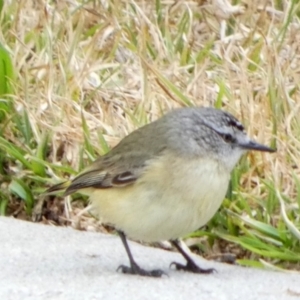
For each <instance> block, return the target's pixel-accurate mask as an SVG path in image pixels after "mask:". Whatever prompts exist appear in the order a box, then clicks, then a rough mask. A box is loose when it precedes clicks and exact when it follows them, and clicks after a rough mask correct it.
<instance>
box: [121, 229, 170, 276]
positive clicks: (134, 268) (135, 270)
mask: <svg viewBox="0 0 300 300" xmlns="http://www.w3.org/2000/svg"><path fill="white" fill-rule="evenodd" d="M117 232H118V234H119V236H120V238H121V240H122V243H123V245H124V247H125V250H126V252H127V255H128V258H129V262H130V267H128V266H124V265H120V266H119V267H118V270H121V271H122V273H125V274H133V275H141V276H150V277H161V276H162V275H164V274H165V272H164V271H162V270H159V269H157V270H152V271H147V270H144V269H142V268H141V267H140V266H139V265H138V264H137V263H136V262H135V260H134V259H133V256H132V254H131V251H130V249H129V246H128V243H127V239H126V236H125V234H124V232H122V231H119V230H117Z"/></svg>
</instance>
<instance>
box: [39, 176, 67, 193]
mask: <svg viewBox="0 0 300 300" xmlns="http://www.w3.org/2000/svg"><path fill="white" fill-rule="evenodd" d="M70 183H71V181H69V180H68V181H64V182H61V183H58V184H55V185H53V186H51V187H50V188H48V189H47V190H46V191H45V192H44V193H43V195H44V196H47V195H51V194H54V193H56V192H60V191H61V192H64V191H65V190H66V189H67V188H68V186H69V185H70Z"/></svg>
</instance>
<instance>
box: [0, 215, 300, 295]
mask: <svg viewBox="0 0 300 300" xmlns="http://www.w3.org/2000/svg"><path fill="white" fill-rule="evenodd" d="M0 245H1V248H0V249H1V252H0V299H3V300H9V299H13V300H18V299H20V300H21V299H22V300H25V299H72V300H77V299H78V300H79V299H80V300H82V299H108V300H110V299H122V300H126V299H151V300H152V299H172V300H173V299H174V300H176V299H189V300H191V299H201V300H205V299H209V300H214V299H217V300H222V299H230V300H233V299H243V300H247V299H255V300H256V299H297V298H299V299H300V274H299V273H294V274H292V273H282V272H273V271H263V270H257V269H251V268H243V267H238V266H230V265H226V264H220V263H215V262H211V261H205V260H203V259H201V258H198V257H195V260H197V262H198V263H199V265H201V266H203V267H206V268H210V267H214V268H215V269H217V271H218V272H217V273H215V274H210V275H198V274H190V273H185V272H178V271H175V270H173V269H169V264H170V263H171V262H172V261H174V260H176V261H182V257H181V256H180V255H179V254H178V253H173V252H169V251H164V250H160V249H154V248H150V247H143V246H141V245H138V244H136V243H134V242H130V246H131V248H132V250H133V252H134V256H135V258H136V260H137V261H138V262H139V264H140V265H141V266H143V267H145V268H149V269H151V268H161V269H162V270H164V271H165V272H166V273H168V275H169V276H164V277H163V278H159V279H157V278H145V277H139V276H132V275H124V274H121V273H118V272H116V269H117V267H118V265H120V264H127V263H128V260H127V256H126V254H125V250H124V248H123V246H122V244H121V241H120V240H119V238H118V237H116V236H112V235H103V234H100V233H92V232H82V231H76V230H73V229H71V228H62V227H52V226H46V225H40V224H33V223H30V222H24V221H19V220H15V219H12V218H4V217H0Z"/></svg>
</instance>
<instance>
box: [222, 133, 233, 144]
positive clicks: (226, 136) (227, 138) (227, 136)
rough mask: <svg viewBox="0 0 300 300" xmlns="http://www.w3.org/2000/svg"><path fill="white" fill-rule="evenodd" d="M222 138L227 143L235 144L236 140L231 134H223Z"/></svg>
mask: <svg viewBox="0 0 300 300" xmlns="http://www.w3.org/2000/svg"><path fill="white" fill-rule="evenodd" d="M222 138H223V140H224V141H225V142H226V143H233V142H234V141H235V138H234V137H233V136H232V135H231V134H230V133H226V134H222Z"/></svg>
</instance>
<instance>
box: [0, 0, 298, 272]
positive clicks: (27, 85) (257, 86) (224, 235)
mask: <svg viewBox="0 0 300 300" xmlns="http://www.w3.org/2000/svg"><path fill="white" fill-rule="evenodd" d="M223 1H224V3H223V5H222V6H218V3H219V2H220V3H221V1H219V2H217V1H212V3H216V4H209V3H210V2H205V3H202V2H203V1H174V3H173V4H170V2H164V1H160V0H156V1H138V0H136V1H133V0H132V1H125V0H123V1H121V0H119V1H118V0H106V1H96V0H94V1H77V2H76V1H64V0H62V1H47V2H44V1H23V0H22V1H5V3H3V2H4V1H0V9H1V20H0V24H1V35H0V43H1V46H0V121H1V127H0V180H1V190H0V213H1V215H8V216H9V215H13V216H15V217H18V218H25V219H31V218H34V219H35V220H38V219H41V220H42V221H44V222H53V223H56V224H62V225H65V224H67V225H72V226H74V227H77V228H78V227H80V228H83V229H87V230H99V229H103V227H102V226H101V225H99V222H98V221H97V220H95V219H94V218H92V217H91V216H90V215H89V214H88V213H87V212H86V209H83V208H84V207H86V206H87V200H86V199H85V198H83V197H82V196H80V195H75V196H74V197H73V198H72V200H73V201H72V205H71V199H70V198H67V199H66V201H64V199H62V198H59V197H50V198H48V199H46V202H45V203H44V202H43V200H44V199H43V198H42V197H41V196H40V194H41V193H42V192H43V191H44V190H45V188H46V187H47V186H49V185H51V184H53V183H56V182H59V181H61V180H63V179H66V178H69V177H71V176H73V175H74V174H76V173H77V172H78V171H79V170H81V169H82V168H83V167H84V166H85V165H86V164H87V163H88V162H89V161H91V160H93V159H94V158H95V157H96V156H97V155H101V154H103V153H105V152H107V151H108V150H109V149H110V147H112V146H114V145H115V144H116V143H117V142H118V141H119V140H120V139H121V138H122V137H124V136H125V135H126V134H128V133H129V132H131V131H133V130H134V129H136V128H138V127H140V126H142V125H144V124H146V123H148V122H151V121H153V120H155V119H156V118H158V117H159V116H161V115H162V114H163V113H164V112H166V111H169V110H170V109H172V108H174V107H179V106H191V105H198V106H199V105H202V106H215V107H218V108H224V109H226V110H228V111H230V112H231V113H233V114H234V115H235V116H237V117H238V118H239V119H240V120H242V122H243V123H244V124H245V125H246V127H247V129H248V133H249V135H251V136H252V137H254V138H255V139H256V140H258V141H259V142H261V143H264V144H267V145H271V146H273V147H277V149H278V152H277V153H276V154H273V155H270V154H262V153H249V154H248V155H247V156H245V157H244V158H243V159H242V160H241V162H240V164H239V166H238V167H237V168H236V169H235V171H234V172H233V174H232V181H231V185H230V188H229V191H228V195H227V198H226V199H225V201H224V203H223V206H222V208H221V209H220V211H219V212H218V213H217V214H216V216H215V217H214V218H213V220H212V221H211V222H210V223H209V224H208V225H207V226H206V227H205V228H202V229H201V230H199V231H197V232H194V233H192V234H191V235H190V236H188V237H187V238H186V242H187V243H188V245H189V246H190V247H191V248H192V249H193V250H194V251H196V252H199V253H201V254H202V255H204V256H205V257H208V258H209V257H214V256H215V255H217V254H218V253H226V252H231V253H234V254H236V256H237V259H238V260H237V262H238V263H240V264H243V265H252V266H268V267H274V268H290V269H299V261H300V244H299V240H300V233H299V226H300V220H299V215H300V214H299V212H300V211H299V204H300V176H299V175H300V169H299V161H300V155H299V153H300V139H299V136H300V118H299V113H300V90H299V71H300V52H299V46H298V44H299V40H300V30H299V27H300V22H299V15H300V10H299V6H300V4H299V3H298V1H295V0H267V1H263V2H262V3H260V2H259V1H252V2H251V3H250V2H249V1H248V2H249V3H248V5H247V6H244V5H243V3H239V1H235V3H234V4H235V5H234V6H231V5H230V4H228V3H227V2H226V1H225V0H223ZM46 3H47V4H46Z"/></svg>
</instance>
